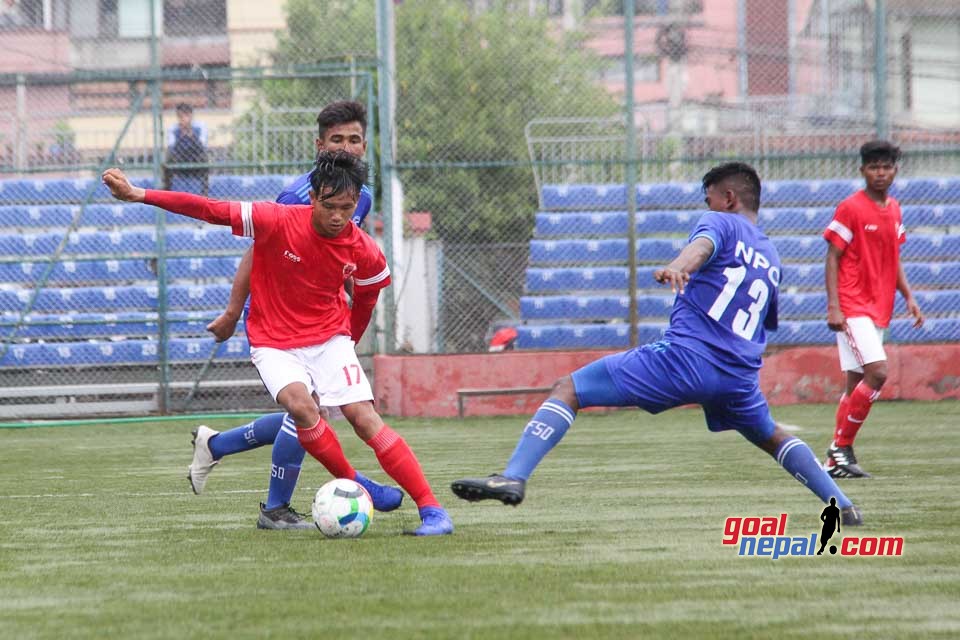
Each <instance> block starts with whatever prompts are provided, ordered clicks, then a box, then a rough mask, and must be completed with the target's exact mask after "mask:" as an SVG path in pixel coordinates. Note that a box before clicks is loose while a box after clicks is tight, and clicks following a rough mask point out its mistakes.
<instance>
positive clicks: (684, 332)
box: [451, 163, 862, 525]
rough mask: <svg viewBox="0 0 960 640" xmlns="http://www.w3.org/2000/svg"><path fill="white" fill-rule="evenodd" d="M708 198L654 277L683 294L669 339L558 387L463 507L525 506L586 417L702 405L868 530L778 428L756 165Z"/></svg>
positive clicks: (769, 272) (846, 519)
mask: <svg viewBox="0 0 960 640" xmlns="http://www.w3.org/2000/svg"><path fill="white" fill-rule="evenodd" d="M703 189H704V193H705V195H706V202H707V206H708V207H709V208H710V209H711V212H710V213H707V214H705V215H704V216H703V217H701V218H700V221H699V222H698V223H697V226H696V228H695V229H694V230H693V233H691V234H690V240H689V243H688V244H687V246H686V247H684V248H683V250H682V251H681V252H680V254H679V255H678V256H677V257H676V259H674V260H673V262H671V263H670V264H668V265H667V266H666V267H664V268H662V269H658V270H656V271H655V272H654V278H655V279H656V280H657V282H659V283H661V284H668V285H670V288H671V289H672V290H673V291H674V292H675V293H677V294H678V295H677V296H676V300H675V301H674V305H673V311H672V313H671V314H670V326H669V327H668V329H667V331H666V333H665V334H664V336H663V339H662V340H660V341H659V342H654V343H652V344H647V345H644V346H642V347H638V348H635V349H631V350H629V351H625V352H622V353H618V354H614V355H610V356H606V357H604V358H600V359H599V360H596V361H594V362H593V363H591V364H588V365H586V366H585V367H583V368H582V369H579V370H577V371H574V372H573V373H572V374H571V375H569V376H566V377H564V378H561V379H560V380H558V381H557V382H556V383H555V384H554V387H553V390H552V393H551V395H550V398H548V399H547V400H546V401H545V402H544V403H543V404H542V405H541V406H540V409H539V410H538V411H537V413H536V414H535V415H534V416H533V419H532V420H530V422H529V423H527V425H526V427H525V428H524V430H523V434H522V435H521V436H520V441H519V442H518V443H517V447H516V449H515V450H514V452H513V455H512V456H511V458H510V460H509V461H508V462H507V467H506V469H505V470H504V471H503V473H502V474H494V475H491V476H488V477H485V478H465V479H463V480H457V481H456V482H454V483H453V484H452V486H451V488H452V489H453V492H454V493H455V494H456V495H457V496H459V497H461V498H463V499H464V500H470V501H476V500H486V499H495V500H500V501H501V502H503V503H504V504H512V505H517V504H520V502H522V501H523V498H524V493H525V489H526V482H527V480H528V479H529V478H530V475H531V474H532V473H533V470H534V469H535V468H536V467H537V465H538V464H539V463H540V461H541V460H542V459H543V457H544V456H545V455H546V454H547V453H548V452H549V451H550V450H551V449H552V448H553V447H554V446H555V445H556V444H557V443H558V442H559V441H560V439H561V438H563V435H564V434H565V433H566V432H567V429H569V428H570V426H571V425H572V424H573V421H574V419H575V418H576V415H577V411H579V410H580V409H583V408H586V407H627V406H636V407H640V408H641V409H644V410H646V411H648V412H650V413H660V412H661V411H665V410H666V409H670V408H672V407H676V406H679V405H685V404H699V405H701V406H702V407H703V412H704V415H705V417H706V421H707V427H708V428H709V429H710V430H711V431H725V430H729V429H734V430H736V431H738V432H740V434H741V435H743V436H744V437H745V438H746V439H747V440H749V441H750V442H752V443H753V444H755V445H756V446H758V447H760V448H761V449H763V450H764V451H766V452H767V453H769V454H770V455H771V456H773V457H774V459H776V461H777V462H778V463H780V464H781V465H783V467H784V468H785V469H786V470H787V472H788V473H790V474H791V475H792V476H794V477H795V478H796V479H797V480H799V481H800V482H802V483H803V484H805V485H806V486H807V488H809V489H810V490H811V491H813V492H814V493H815V494H817V496H818V497H819V498H820V499H821V500H823V501H824V502H828V501H829V500H830V498H832V497H835V498H836V500H837V503H838V504H839V505H840V508H841V513H842V518H843V524H845V525H859V524H862V516H861V514H860V510H859V509H858V508H857V507H855V506H854V505H853V503H852V502H851V501H850V500H849V499H848V498H847V497H846V496H845V495H844V494H843V492H842V491H840V489H839V488H838V487H837V485H836V483H835V482H834V481H833V479H832V478H831V477H830V476H829V475H828V474H827V472H826V471H824V470H823V469H822V468H821V466H820V463H819V462H818V461H817V459H816V457H815V456H814V455H813V452H812V451H811V450H810V448H809V447H808V446H807V445H806V444H805V443H804V442H803V441H802V440H800V439H799V438H797V437H795V436H793V435H790V434H789V433H788V432H786V431H785V430H784V429H783V428H781V427H780V426H779V425H777V424H776V423H775V422H774V421H773V418H772V417H771V416H770V410H769V408H768V406H767V401H766V399H765V398H764V397H763V394H762V393H761V392H760V384H759V369H760V364H761V354H762V353H763V350H764V347H765V346H766V342H767V336H766V332H767V331H769V330H773V329H776V327H777V295H778V289H779V284H780V273H781V270H780V258H779V256H778V255H777V250H776V248H775V247H774V246H773V243H772V242H771V241H770V239H769V238H767V237H766V236H765V235H764V234H763V232H762V231H761V230H760V228H759V227H758V226H757V211H758V209H759V208H760V178H759V176H757V173H756V171H755V170H754V169H753V168H752V167H750V166H748V165H745V164H742V163H729V164H724V165H721V166H719V167H716V168H714V169H712V170H711V171H709V172H708V173H707V174H706V175H705V176H704V177H703Z"/></svg>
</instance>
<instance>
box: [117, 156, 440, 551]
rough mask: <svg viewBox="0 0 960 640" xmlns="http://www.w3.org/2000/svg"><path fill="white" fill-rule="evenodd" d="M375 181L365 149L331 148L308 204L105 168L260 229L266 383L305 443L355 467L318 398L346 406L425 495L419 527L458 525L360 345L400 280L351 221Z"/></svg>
mask: <svg viewBox="0 0 960 640" xmlns="http://www.w3.org/2000/svg"><path fill="white" fill-rule="evenodd" d="M366 179H367V166H366V164H365V163H364V162H363V160H361V159H360V158H358V157H356V156H354V155H351V154H349V153H342V152H336V153H335V152H328V151H323V152H321V153H320V154H318V156H317V164H316V167H315V168H314V170H313V172H312V173H311V174H310V185H311V191H310V205H309V206H305V205H280V204H277V203H274V202H258V203H251V202H222V201H218V200H210V199H207V198H202V197H199V196H194V195H191V194H185V193H175V192H170V191H154V190H146V189H142V188H139V187H134V186H133V185H131V184H130V182H129V181H128V180H127V177H126V176H125V175H124V174H123V172H121V171H120V170H119V169H107V171H105V172H104V174H103V181H104V183H105V184H106V185H107V186H108V187H109V188H110V191H111V193H112V194H113V196H114V197H115V198H117V199H118V200H123V201H126V202H143V203H145V204H150V205H154V206H157V207H161V208H163V209H166V210H167V211H172V212H174V213H179V214H182V215H186V216H189V217H191V218H197V219H199V220H204V221H206V222H210V223H212V224H220V225H229V226H231V227H232V228H233V231H234V233H236V234H238V235H244V236H249V237H252V238H253V240H254V249H253V251H254V254H253V255H254V266H253V273H252V277H251V294H252V295H251V298H252V302H251V310H250V317H249V319H248V321H247V335H248V337H249V340H250V344H251V349H250V358H251V360H253V364H254V365H255V366H256V367H257V372H258V373H259V374H260V377H261V379H262V380H263V383H264V386H266V387H267V390H268V391H269V392H270V394H271V395H272V396H273V398H274V399H275V400H276V401H277V402H278V403H279V404H280V405H282V406H283V408H284V409H286V411H287V413H289V414H290V416H291V417H292V418H293V421H294V424H295V426H296V428H297V438H298V439H299V440H300V444H301V445H303V448H304V449H305V450H306V451H307V452H308V453H309V454H310V455H312V456H313V457H314V458H316V459H317V460H318V461H320V463H321V464H322V465H323V466H324V467H326V468H327V470H328V471H329V472H330V473H331V474H332V475H333V476H334V477H335V478H353V477H355V475H356V470H355V469H354V468H353V466H352V465H351V464H350V462H349V461H348V460H347V458H346V456H345V455H344V452H343V448H342V447H341V445H340V442H339V440H338V439H337V435H336V433H335V432H334V430H333V429H332V428H331V427H330V425H328V424H327V422H326V420H324V419H323V417H322V416H321V415H320V410H319V408H318V406H317V405H318V404H320V405H323V406H337V407H340V409H341V411H342V412H343V415H344V417H345V418H346V419H347V421H349V422H350V424H351V425H352V426H353V429H354V431H355V432H356V434H357V435H358V436H359V437H360V438H361V439H362V440H363V441H364V442H365V443H366V444H367V445H368V446H369V447H370V448H371V449H373V451H374V453H375V454H376V456H377V460H378V461H379V462H380V465H381V466H382V467H383V469H384V471H386V472H387V474H388V475H390V477H391V478H393V479H394V480H396V481H397V483H398V484H399V485H400V486H401V487H403V489H404V490H405V491H406V492H407V493H408V494H410V497H411V498H413V500H414V501H415V502H416V503H417V507H418V508H419V511H420V518H421V521H422V524H421V525H420V527H418V528H417V529H415V530H413V531H411V532H410V533H412V534H414V535H419V536H434V535H445V534H450V533H453V522H452V521H451V520H450V517H449V515H447V512H446V511H445V510H444V509H443V508H442V507H441V506H440V503H439V502H438V501H437V499H436V497H435V496H434V494H433V490H432V489H431V488H430V485H429V483H428V482H427V480H426V477H425V476H424V475H423V469H422V468H421V467H420V463H419V462H418V461H417V458H416V456H415V455H414V454H413V451H412V450H411V449H410V447H409V446H408V445H407V443H406V441H405V440H404V439H403V438H402V437H401V436H400V434H398V433H397V432H396V431H394V430H393V429H391V428H390V427H389V426H388V425H386V424H384V422H383V419H382V418H381V417H380V415H379V414H378V413H377V412H376V410H375V409H374V407H373V402H372V400H373V391H372V389H371V388H370V383H369V381H368V380H367V377H366V375H365V374H364V371H363V367H361V366H360V362H359V361H358V360H357V354H356V351H355V350H354V342H355V341H356V340H359V339H360V336H361V335H362V334H363V332H364V330H365V329H366V328H367V325H368V324H369V322H370V317H371V315H372V313H373V307H374V306H375V305H376V302H377V297H378V296H379V292H380V289H381V288H383V287H385V286H387V285H388V284H389V283H390V271H389V269H388V268H387V264H386V260H385V258H384V257H383V254H382V252H381V251H380V249H379V248H378V247H377V245H376V244H375V243H374V242H373V240H372V239H371V238H370V237H369V236H367V235H366V234H364V233H363V232H361V231H360V230H359V229H357V228H356V226H355V225H354V224H353V222H352V221H351V217H352V216H353V212H354V210H355V209H356V206H357V201H358V200H359V197H360V191H361V189H362V188H363V184H364V182H365V181H366ZM350 277H353V278H354V284H355V287H354V299H353V307H352V309H348V308H347V305H346V303H345V300H344V296H343V283H344V281H345V280H346V279H347V278H350ZM268 309H269V311H270V313H266V310H268Z"/></svg>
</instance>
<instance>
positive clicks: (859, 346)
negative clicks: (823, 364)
mask: <svg viewBox="0 0 960 640" xmlns="http://www.w3.org/2000/svg"><path fill="white" fill-rule="evenodd" d="M837 346H838V347H839V348H840V369H841V370H843V371H856V372H857V373H863V365H865V364H870V363H871V362H880V361H881V360H886V359H887V354H886V352H885V351H884V350H883V329H881V328H880V327H878V326H877V325H875V324H873V320H872V319H870V318H867V317H857V318H847V330H846V331H838V332H837Z"/></svg>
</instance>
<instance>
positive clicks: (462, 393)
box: [457, 387, 553, 418]
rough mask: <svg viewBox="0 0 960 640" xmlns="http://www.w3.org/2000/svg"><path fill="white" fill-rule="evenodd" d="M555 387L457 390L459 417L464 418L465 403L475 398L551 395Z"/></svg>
mask: <svg viewBox="0 0 960 640" xmlns="http://www.w3.org/2000/svg"><path fill="white" fill-rule="evenodd" d="M551 389H553V387H494V388H490V389H457V415H458V416H460V417H461V418H462V417H463V411H464V407H463V403H464V400H466V399H467V398H469V397H473V396H519V395H526V394H529V393H550V391H551Z"/></svg>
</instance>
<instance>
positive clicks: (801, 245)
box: [770, 235, 827, 263]
mask: <svg viewBox="0 0 960 640" xmlns="http://www.w3.org/2000/svg"><path fill="white" fill-rule="evenodd" d="M770 239H771V240H772V241H773V245H774V246H775V247H776V248H777V252H778V253H779V254H780V262H781V263H782V262H787V261H788V260H805V261H810V260H823V259H824V258H825V257H826V255H827V243H826V241H825V240H824V239H823V238H821V237H819V236H815V235H806V236H771V237H770Z"/></svg>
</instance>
